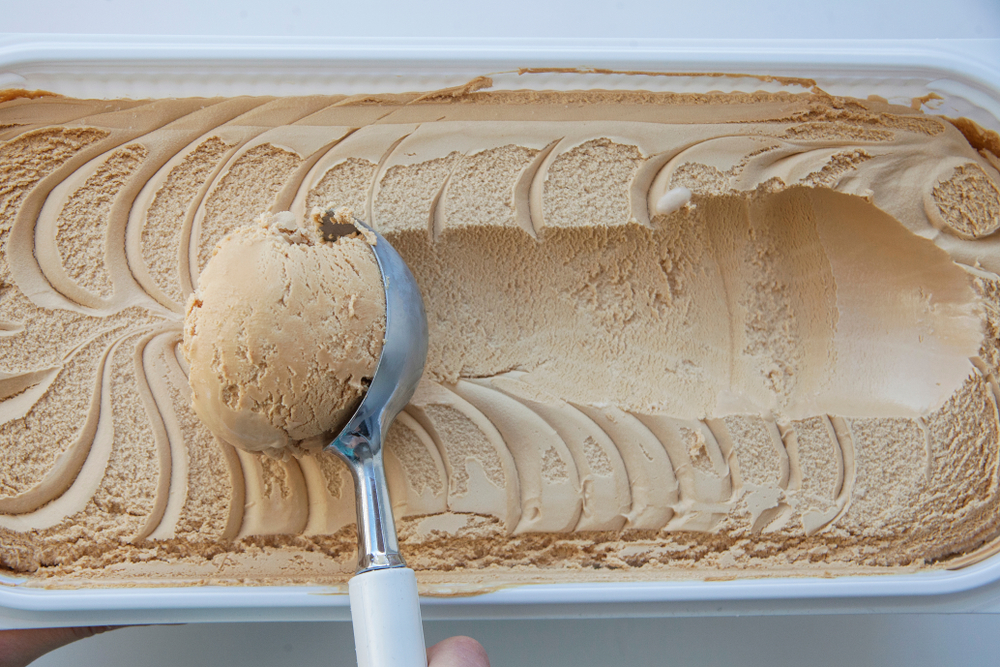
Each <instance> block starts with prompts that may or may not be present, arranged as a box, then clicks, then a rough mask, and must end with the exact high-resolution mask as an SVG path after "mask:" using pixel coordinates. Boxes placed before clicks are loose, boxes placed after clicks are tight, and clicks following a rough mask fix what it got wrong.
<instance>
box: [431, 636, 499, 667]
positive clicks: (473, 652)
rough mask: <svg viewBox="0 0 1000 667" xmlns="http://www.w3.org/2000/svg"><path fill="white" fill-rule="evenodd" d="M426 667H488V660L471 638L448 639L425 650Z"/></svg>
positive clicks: (484, 652) (481, 646)
mask: <svg viewBox="0 0 1000 667" xmlns="http://www.w3.org/2000/svg"><path fill="white" fill-rule="evenodd" d="M427 667H490V659H489V657H488V656H487V655H486V649H484V648H483V645H482V644H480V643H479V642H477V641H476V640H475V639H473V638H472V637H461V636H459V637H449V638H448V639H443V640H441V641H439V642H438V643H437V644H435V645H434V646H431V647H430V648H429V649H427Z"/></svg>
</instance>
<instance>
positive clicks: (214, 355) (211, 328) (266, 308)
mask: <svg viewBox="0 0 1000 667" xmlns="http://www.w3.org/2000/svg"><path fill="white" fill-rule="evenodd" d="M384 338H385V291H384V288H383V287H382V275H381V273H380V272H379V268H378V264H377V263H376V261H375V255H374V254H373V253H372V251H371V249H370V248H369V247H368V244H367V243H366V242H365V241H364V240H363V239H362V238H361V237H360V235H355V236H344V237H340V238H339V239H337V240H336V241H335V242H327V241H325V240H324V239H323V237H322V235H321V234H320V231H319V229H318V228H317V227H316V225H315V224H314V223H313V222H312V221H311V220H308V221H307V220H305V219H299V220H296V218H295V216H293V215H292V214H291V213H287V212H286V213H279V214H277V215H273V216H271V215H265V216H263V218H262V220H261V224H258V225H252V226H249V227H240V228H238V229H236V230H234V231H233V232H231V233H230V234H229V235H227V236H226V237H225V238H224V239H223V240H222V241H220V242H219V245H218V247H217V248H216V249H215V252H214V254H213V255H212V258H211V259H210V260H209V261H208V263H207V264H206V265H205V268H204V270H202V272H201V274H200V275H199V277H198V287H197V289H195V292H194V294H192V295H191V297H190V298H189V299H188V302H187V310H186V313H185V318H184V342H183V345H182V349H183V352H184V357H185V360H186V361H187V365H188V380H189V383H190V385H191V396H192V404H193V407H194V411H195V414H197V415H198V416H199V417H200V418H201V420H202V421H203V422H204V423H205V424H206V425H207V426H208V428H209V430H210V431H211V432H212V433H213V434H214V435H215V436H216V437H218V438H220V439H221V440H223V441H224V442H226V443H228V444H230V445H233V446H234V447H238V448H240V449H243V450H245V451H248V452H264V453H266V454H269V455H271V456H274V457H276V458H286V457H287V456H288V455H289V454H301V453H304V452H309V451H315V450H317V449H321V448H322V447H324V446H325V445H327V444H329V442H330V437H331V435H336V433H339V432H340V430H341V428H343V426H344V425H345V424H346V423H347V420H348V419H350V417H351V415H352V414H353V413H354V411H355V410H356V409H357V407H358V404H359V403H360V402H361V398H362V397H363V396H364V393H365V391H366V389H367V387H368V384H369V383H370V382H371V378H372V376H373V375H374V374H375V368H376V366H377V365H378V360H379V355H380V354H381V353H382V341H383V340H384Z"/></svg>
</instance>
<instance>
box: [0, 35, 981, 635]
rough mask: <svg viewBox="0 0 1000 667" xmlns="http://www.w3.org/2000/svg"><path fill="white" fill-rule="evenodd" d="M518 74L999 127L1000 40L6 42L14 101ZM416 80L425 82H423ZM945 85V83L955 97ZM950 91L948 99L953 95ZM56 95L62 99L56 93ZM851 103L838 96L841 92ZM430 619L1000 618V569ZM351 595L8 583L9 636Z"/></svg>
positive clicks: (552, 590)
mask: <svg viewBox="0 0 1000 667" xmlns="http://www.w3.org/2000/svg"><path fill="white" fill-rule="evenodd" d="M520 67H541V68H560V67H572V68H583V69H582V70H581V72H582V73H586V72H587V68H606V69H612V70H617V71H642V72H668V71H669V72H690V73H692V74H694V75H697V74H699V73H709V72H740V73H746V74H748V75H779V76H809V77H810V78H812V79H815V80H816V81H817V83H818V84H819V85H820V87H822V88H824V90H828V92H835V91H834V90H830V88H829V87H836V86H837V85H838V82H839V81H842V80H851V81H852V82H853V83H852V85H855V86H856V85H859V84H858V82H861V85H863V84H864V82H866V81H867V82H869V83H870V85H871V86H872V87H876V86H877V85H878V84H879V81H880V80H886V79H887V78H888V77H896V78H899V77H904V78H905V77H913V78H914V79H915V80H917V81H918V82H922V83H920V85H926V84H929V83H933V84H940V85H941V86H943V88H942V89H943V90H946V91H948V92H950V94H952V95H954V96H956V97H958V98H961V99H963V100H965V101H967V102H968V104H969V106H970V108H972V109H975V110H978V111H980V112H982V113H980V114H979V116H978V117H976V118H974V119H975V120H977V122H980V123H981V124H983V123H985V124H987V125H992V128H993V129H1000V39H972V40H857V39H821V40H804V39H788V40H703V39H697V40H696V39H690V40H653V39H630V40H624V39H606V40H590V39H588V40H577V39H546V40H540V39H412V38H411V39H392V40H386V39H380V38H343V39H340V38H338V39H337V40H336V41H330V40H328V39H321V38H305V39H299V38H269V37H261V38H246V37H239V38H233V37H203V36H199V37H190V36H177V37H169V36H168V37H163V36H148V37H147V36H142V37H137V36H134V35H84V36H81V35H58V34H0V88H12V87H24V86H22V85H21V84H23V83H29V84H30V82H31V81H33V80H34V77H36V76H38V75H39V73H42V74H45V75H46V76H56V77H58V76H67V77H68V76H79V75H83V76H92V77H93V78H94V79H95V80H101V79H102V77H103V79H108V80H113V79H115V77H119V78H120V77H127V76H129V75H130V74H134V73H145V74H146V75H149V76H153V77H155V76H156V75H157V73H158V72H163V71H165V70H169V71H170V72H171V73H172V74H178V73H180V74H190V75H192V76H200V77H207V78H208V79H210V78H211V77H213V76H218V75H219V73H220V72H224V73H225V74H226V75H227V76H230V77H232V76H236V77H239V76H247V77H249V76H251V75H253V76H261V75H263V76H264V77H265V78H266V77H268V76H271V77H276V78H280V77H281V76H284V75H287V74H288V72H289V71H291V70H293V69H294V70H295V71H297V72H299V73H300V74H301V75H302V76H310V75H311V74H313V73H315V72H318V71H327V72H329V71H331V70H335V71H349V72H351V73H353V74H354V75H363V76H364V77H369V76H383V77H385V76H390V77H406V76H412V75H413V74H414V73H415V72H420V71H425V70H428V69H430V70H433V71H436V72H442V73H445V74H446V75H447V76H450V77H453V78H455V80H457V81H459V82H461V81H463V80H468V79H469V78H471V77H472V76H475V75H477V74H486V73H488V72H493V71H515V72H516V71H517V69H518V68H520ZM411 80H412V79H411ZM941 82H943V83H941ZM949 86H950V87H949ZM56 92H58V91H56ZM835 94H837V93H835ZM421 602H422V605H423V606H424V616H425V618H426V619H428V620H434V619H446V618H465V619H469V618H503V617H510V618H513V617H516V618H571V617H572V618H575V617H627V616H669V615H705V614H747V613H750V614H782V613H838V612H842V613H857V612H865V611H869V612H870V611H896V612H899V611H905V612H927V611H937V612H940V611H984V610H992V611H1000V555H993V556H991V557H989V558H987V559H986V560H984V561H982V562H980V563H977V564H975V565H971V566H968V567H965V568H962V569H958V570H950V571H949V570H937V571H927V572H917V573H910V574H879V575H872V576H843V577H837V578H832V579H823V578H816V577H802V578H799V577H792V578H761V579H738V580H732V581H712V582H705V581H688V582H643V583H591V584H530V585H520V586H512V587H508V588H503V589H500V590H497V591H495V592H491V593H486V594H483V595H477V596H470V597H457V598H437V597H425V598H423V599H422V601H421ZM349 618H350V614H349V610H348V598H347V595H346V592H341V591H339V590H338V589H336V588H331V587H321V586H260V587H248V588H234V587H228V586H205V587H174V588H115V589H108V588H104V589H72V590H70V589H58V590H56V589H39V588H28V587H25V586H23V585H19V584H18V582H17V581H16V580H12V579H7V578H0V627H32V626H34V627H44V626H53V625H76V624H80V623H86V624H95V623H106V624H116V623H121V624H136V623H167V622H188V621H193V622H210V621H253V620H259V621H274V620H349Z"/></svg>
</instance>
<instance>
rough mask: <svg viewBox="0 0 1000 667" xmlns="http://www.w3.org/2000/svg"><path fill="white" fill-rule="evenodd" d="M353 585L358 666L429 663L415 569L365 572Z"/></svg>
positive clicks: (423, 666)
mask: <svg viewBox="0 0 1000 667" xmlns="http://www.w3.org/2000/svg"><path fill="white" fill-rule="evenodd" d="M350 588H351V620H352V622H353V624H354V645H355V649H356V651H357V656H358V667H427V655H426V653H425V647H424V631H423V627H422V626H421V623H420V600H419V599H417V578H416V577H415V576H414V574H413V570H411V569H410V568H407V567H403V568H389V569H384V570H372V571H370V572H364V573H362V574H358V575H355V576H354V578H353V579H351V584H350Z"/></svg>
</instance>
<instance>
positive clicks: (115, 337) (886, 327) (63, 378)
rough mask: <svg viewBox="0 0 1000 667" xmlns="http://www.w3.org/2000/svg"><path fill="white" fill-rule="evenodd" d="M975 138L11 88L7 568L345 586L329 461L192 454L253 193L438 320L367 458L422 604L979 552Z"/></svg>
mask: <svg viewBox="0 0 1000 667" xmlns="http://www.w3.org/2000/svg"><path fill="white" fill-rule="evenodd" d="M959 125H961V124H959ZM962 129H963V130H964V131H965V133H964V134H963V131H960V127H959V126H956V125H955V124H952V123H949V122H948V121H946V120H944V119H941V118H936V117H932V116H928V115H925V114H922V113H920V112H918V111H914V110H913V109H910V108H909V107H901V106H893V105H890V104H887V103H886V102H884V101H880V100H877V99H872V100H855V99H845V98H837V97H831V96H828V95H825V94H822V93H821V92H815V91H814V92H810V93H802V94H790V93H755V94H740V93H732V94H721V93H720V94H707V95H694V94H691V95H680V94H677V95H675V94H659V93H645V92H627V91H625V92H599V91H590V92H579V93H558V92H549V93H539V92H488V91H479V92H476V91H465V92H461V91H460V92H457V93H455V94H453V95H448V96H435V95H416V94H414V95H402V96H381V97H380V96H374V97H372V96H358V97H350V98H349V97H309V98H231V99H213V100H205V99H198V100H189V99H178V100H156V101H81V100H70V99H64V98H59V97H48V98H41V99H27V98H23V99H12V100H10V101H7V102H5V103H3V104H0V140H2V141H3V143H2V144H0V165H4V166H3V172H2V174H0V198H2V199H0V240H2V243H3V248H4V250H3V255H2V258H3V261H2V263H0V271H2V272H0V285H2V288H0V329H2V335H0V371H2V373H3V375H2V376H0V388H2V392H0V396H2V397H3V401H2V403H0V423H2V426H0V457H2V461H0V544H2V545H3V546H2V547H0V562H2V564H3V566H4V567H6V568H8V569H10V570H13V571H16V572H26V573H32V574H31V581H32V582H36V583H37V585H64V584H72V585H76V584H80V583H87V584H93V583H95V582H96V583H102V582H104V583H108V582H111V583H115V582H118V583H120V582H122V581H125V582H141V583H149V582H151V581H152V582H164V583H175V584H176V583H191V582H213V583H272V582H290V583H297V582H324V583H337V582H343V581H346V579H347V577H348V576H349V575H350V573H351V572H352V570H353V564H354V562H353V561H354V557H355V541H354V531H353V522H354V507H353V489H352V484H351V480H350V477H349V475H348V473H347V471H346V469H345V468H344V467H343V466H342V465H341V464H340V462H339V461H338V460H336V459H335V458H334V457H333V456H332V455H318V456H307V457H303V458H301V459H289V460H275V459H273V458H270V457H267V456H264V455H261V454H253V453H249V452H246V451H243V450H238V449H234V448H233V447H231V446H230V445H228V444H227V443H226V442H224V441H222V440H220V439H217V438H214V437H213V436H212V433H211V432H210V431H209V429H208V428H206V427H205V426H204V425H203V423H202V421H201V420H200V419H199V418H198V417H197V416H196V415H195V413H194V412H193V411H192V409H191V396H190V392H189V389H188V386H189V385H188V377H187V367H186V364H185V361H184V358H183V355H182V354H181V350H180V347H179V346H180V344H181V339H182V331H183V317H184V305H185V303H186V302H187V300H188V298H189V297H190V295H191V294H192V293H194V292H195V290H196V289H201V287H202V286H201V285H200V283H199V281H200V280H203V278H201V277H200V276H201V275H203V274H202V271H203V269H204V268H205V266H206V264H207V263H208V261H209V258H210V257H211V254H212V252H213V250H214V248H215V247H216V244H217V243H218V242H219V241H220V240H221V239H223V238H224V237H226V236H227V235H228V234H231V233H233V232H234V230H235V229H236V228H237V227H241V226H248V225H252V224H254V223H253V222H252V220H251V219H248V218H247V216H246V212H247V211H267V210H269V211H272V212H281V211H290V212H291V214H292V215H294V216H296V217H299V218H301V217H304V216H305V215H307V213H308V212H309V211H311V210H312V208H313V207H314V206H322V205H325V204H327V203H329V202H339V203H342V204H344V205H346V206H350V207H351V208H353V209H354V210H355V211H356V212H357V213H358V214H359V217H361V218H363V219H365V220H366V221H367V222H369V223H370V224H372V225H373V227H375V228H376V229H377V230H378V231H379V232H380V233H382V234H383V235H384V236H385V237H386V238H387V240H388V241H389V242H390V243H392V244H393V246H394V247H395V248H396V249H397V250H399V252H400V253H401V255H402V256H403V258H404V259H405V260H406V261H407V263H408V265H409V266H410V268H411V270H412V271H413V273H414V275H415V277H416V279H417V282H418V283H419V285H420V287H421V290H422V293H423V295H424V300H425V305H426V307H427V313H428V322H429V330H430V341H429V356H428V363H427V367H426V372H425V376H424V378H423V380H422V382H421V385H420V387H419V388H418V391H417V394H416V395H415V396H414V398H413V400H412V401H411V403H410V405H408V406H407V407H406V409H405V410H404V411H403V412H402V413H401V414H400V416H399V417H398V419H397V420H396V422H395V423H394V425H393V427H392V429H391V430H390V433H389V438H388V442H387V444H386V448H387V449H386V466H387V472H388V477H389V487H390V493H391V495H392V501H393V505H394V511H395V514H396V517H397V522H398V525H399V530H400V536H401V542H402V549H403V553H404V556H405V558H406V559H407V562H408V563H409V564H410V566H411V567H414V568H415V569H416V570H417V571H418V577H419V578H420V581H421V582H422V585H424V586H425V587H429V588H430V589H433V587H434V586H446V587H448V589H449V590H451V591H455V590H469V591H475V590H482V589H483V588H484V587H489V586H493V585H497V584H498V583H503V582H517V581H533V582H537V581H545V582H555V581H604V580H612V581H626V580H651V579H667V578H705V577H737V576H768V575H774V574H810V575H824V574H834V575H835V574H839V573H856V572H897V571H904V570H908V569H915V568H923V567H954V566H958V565H961V564H962V563H966V562H974V561H975V560H977V559H980V558H982V557H984V555H986V554H988V553H990V552H991V549H992V548H993V546H992V545H994V544H995V543H996V540H997V536H998V534H1000V511H998V509H1000V485H998V479H997V468H998V456H997V455H998V448H1000V418H998V412H997V381H996V378H997V369H998V367H1000V345H998V338H997V336H998V333H997V332H998V331H1000V242H998V240H997V235H996V234H995V232H996V230H997V229H998V227H1000V185H998V184H1000V173H998V171H997V168H998V166H1000V161H998V159H997V157H996V154H995V151H994V150H993V149H991V148H990V145H992V144H989V142H982V141H977V142H976V145H972V144H970V140H969V139H967V138H966V135H969V136H973V133H970V132H969V131H968V128H962ZM292 437H296V436H292Z"/></svg>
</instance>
